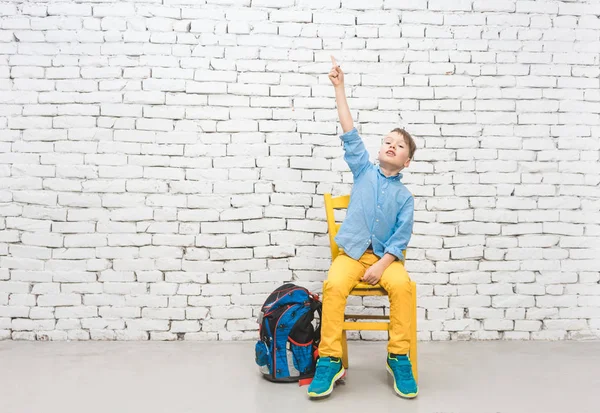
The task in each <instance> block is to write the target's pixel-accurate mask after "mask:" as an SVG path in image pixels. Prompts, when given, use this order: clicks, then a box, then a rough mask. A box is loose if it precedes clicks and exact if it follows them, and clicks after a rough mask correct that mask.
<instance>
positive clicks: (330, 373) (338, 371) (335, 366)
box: [308, 357, 346, 399]
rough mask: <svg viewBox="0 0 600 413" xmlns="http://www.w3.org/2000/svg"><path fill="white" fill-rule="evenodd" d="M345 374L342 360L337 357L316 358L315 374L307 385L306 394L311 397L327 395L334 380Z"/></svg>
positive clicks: (331, 388) (341, 377)
mask: <svg viewBox="0 0 600 413" xmlns="http://www.w3.org/2000/svg"><path fill="white" fill-rule="evenodd" d="M345 376H346V370H345V369H344V366H342V360H341V359H340V358H337V357H321V358H319V359H318V360H317V368H316V370H315V376H314V377H313V379H312V382H311V383H310V386H308V396H309V397H310V398H313V399H317V398H320V397H325V396H329V395H330V394H331V392H332V391H333V385H334V384H335V382H336V381H338V380H340V379H343V378H344V377H345Z"/></svg>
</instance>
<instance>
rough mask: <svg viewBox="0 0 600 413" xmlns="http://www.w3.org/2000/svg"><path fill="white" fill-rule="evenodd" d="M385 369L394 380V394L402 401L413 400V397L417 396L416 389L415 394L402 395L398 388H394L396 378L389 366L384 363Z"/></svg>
mask: <svg viewBox="0 0 600 413" xmlns="http://www.w3.org/2000/svg"><path fill="white" fill-rule="evenodd" d="M385 366H386V367H387V371H388V373H390V374H391V375H392V379H394V391H395V392H396V394H397V395H398V396H400V397H402V398H404V399H414V398H415V397H417V394H419V389H418V388H417V391H416V392H415V393H402V392H401V391H400V390H398V386H396V378H395V377H394V372H393V371H392V369H391V368H390V366H389V364H387V363H386V365H385Z"/></svg>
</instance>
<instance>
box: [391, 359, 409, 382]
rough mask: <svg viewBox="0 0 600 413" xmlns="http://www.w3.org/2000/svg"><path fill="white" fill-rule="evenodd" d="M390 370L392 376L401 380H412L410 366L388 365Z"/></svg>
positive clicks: (403, 364) (400, 364)
mask: <svg viewBox="0 0 600 413" xmlns="http://www.w3.org/2000/svg"><path fill="white" fill-rule="evenodd" d="M390 364H391V367H392V370H393V371H394V376H396V377H399V378H400V379H402V380H411V379H412V370H411V369H410V365H408V364H405V363H390Z"/></svg>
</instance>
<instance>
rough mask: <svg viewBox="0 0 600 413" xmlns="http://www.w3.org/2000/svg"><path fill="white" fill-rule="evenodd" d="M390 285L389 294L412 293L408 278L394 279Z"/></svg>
mask: <svg viewBox="0 0 600 413" xmlns="http://www.w3.org/2000/svg"><path fill="white" fill-rule="evenodd" d="M389 284H390V285H389V290H388V294H392V293H394V292H406V293H410V292H412V286H411V283H410V279H409V278H408V277H393V278H392V281H391V282H390V283H389Z"/></svg>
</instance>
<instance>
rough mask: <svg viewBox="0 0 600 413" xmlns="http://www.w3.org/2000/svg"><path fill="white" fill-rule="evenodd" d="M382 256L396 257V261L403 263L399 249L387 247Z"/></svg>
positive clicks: (402, 256) (402, 255)
mask: <svg viewBox="0 0 600 413" xmlns="http://www.w3.org/2000/svg"><path fill="white" fill-rule="evenodd" d="M384 254H392V255H393V256H394V257H396V258H397V259H398V260H400V261H404V254H402V250H401V249H399V248H395V247H391V246H390V247H387V248H386V249H385V250H384Z"/></svg>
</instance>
